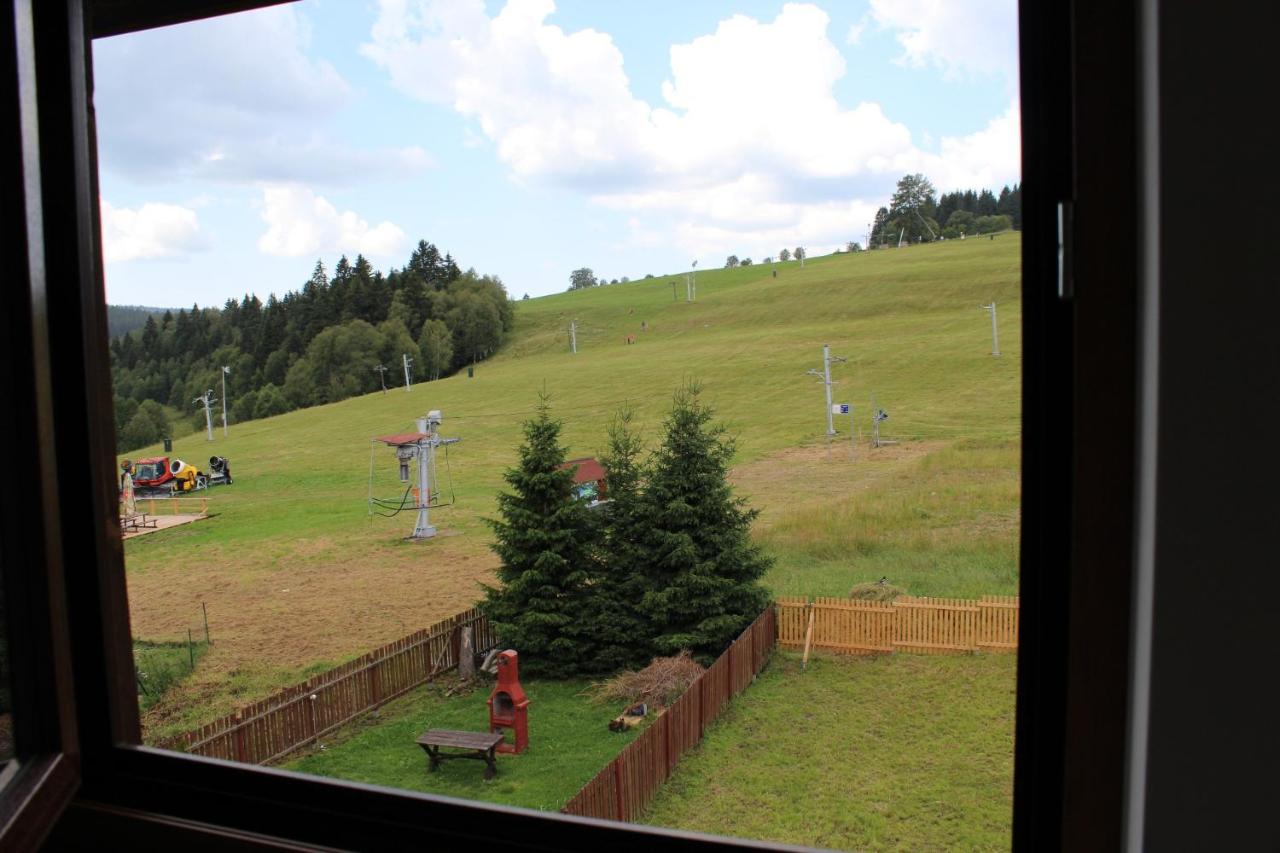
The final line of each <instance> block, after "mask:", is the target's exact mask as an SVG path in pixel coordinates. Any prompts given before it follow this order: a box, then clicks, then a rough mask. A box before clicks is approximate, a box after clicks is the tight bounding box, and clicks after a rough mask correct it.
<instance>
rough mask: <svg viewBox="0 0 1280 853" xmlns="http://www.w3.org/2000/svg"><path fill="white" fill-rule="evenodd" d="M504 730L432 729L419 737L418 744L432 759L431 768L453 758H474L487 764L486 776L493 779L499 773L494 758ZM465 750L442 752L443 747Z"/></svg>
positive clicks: (435, 767) (433, 768)
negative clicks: (466, 730)
mask: <svg viewBox="0 0 1280 853" xmlns="http://www.w3.org/2000/svg"><path fill="white" fill-rule="evenodd" d="M502 741H503V734H502V732H460V731H454V730H452V729H431V730H430V731H428V732H427V733H426V734H425V735H422V736H420V737H419V738H418V746H420V747H422V750H423V752H425V753H426V754H427V759H428V760H429V761H430V766H429V767H428V769H429V770H437V769H439V767H440V762H441V761H448V760H449V759H452V758H474V759H476V760H477V761H483V762H484V763H485V764H486V765H488V766H486V767H485V770H484V778H485V779H486V780H487V779H492V778H493V777H494V776H496V775H497V773H498V764H497V762H496V761H495V760H494V752H495V751H496V750H497V748H498V744H500V743H502ZM445 747H448V748H449V749H460V750H463V752H461V753H449V752H441V751H440V750H441V749H442V748H445Z"/></svg>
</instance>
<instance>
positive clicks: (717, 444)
mask: <svg viewBox="0 0 1280 853" xmlns="http://www.w3.org/2000/svg"><path fill="white" fill-rule="evenodd" d="M699 393H700V392H699V389H698V387H697V386H696V385H691V386H687V387H685V388H682V389H680V390H679V391H677V392H676V394H675V397H674V400H673V403H672V406H671V409H670V412H669V413H668V415H667V418H666V420H665V422H664V423H663V428H662V440H661V442H660V444H659V445H658V447H657V448H656V449H655V450H654V451H653V452H652V453H651V454H648V455H645V453H644V449H643V448H644V445H643V442H642V440H641V438H640V436H639V434H638V433H637V431H636V430H635V428H634V426H633V424H632V419H631V415H630V413H629V412H628V411H626V410H623V411H622V412H620V413H619V414H618V415H617V416H615V418H614V419H613V421H612V423H611V424H610V426H609V429H608V450H607V451H606V453H605V454H604V455H603V456H602V458H601V460H600V461H601V463H602V465H603V466H604V468H605V471H606V473H607V480H606V497H607V501H606V502H604V503H603V504H601V505H599V506H598V507H597V508H595V509H591V508H588V505H587V504H586V503H584V502H583V501H581V500H578V499H575V497H574V491H573V489H574V483H573V470H572V469H571V468H567V467H563V465H564V462H565V449H564V447H563V446H561V444H560V441H559V435H560V426H561V424H560V422H559V421H556V420H554V419H552V417H551V411H550V406H549V404H548V402H547V400H546V398H545V397H544V398H543V400H542V402H541V405H540V406H539V407H538V412H537V415H536V417H534V418H533V419H531V420H529V421H527V422H526V423H525V425H524V443H523V445H522V446H521V447H520V452H519V463H518V464H517V465H516V466H515V467H513V468H511V469H510V470H508V471H507V472H506V475H505V476H506V481H507V484H508V486H509V487H510V490H509V491H505V492H502V493H500V494H499V495H498V518H496V519H493V520H491V521H490V524H491V526H492V527H493V531H494V544H493V545H492V547H493V550H494V551H495V553H497V555H498V557H499V558H500V559H501V565H500V566H499V568H498V572H497V574H498V578H499V579H500V580H501V581H502V586H501V587H490V588H488V589H487V590H486V594H485V599H484V601H483V602H482V604H481V607H482V608H483V609H484V611H485V613H486V614H487V615H488V617H489V619H490V620H491V622H492V623H493V626H494V628H495V630H496V631H497V634H498V639H499V642H500V643H502V644H503V645H504V646H509V647H511V648H515V649H518V650H519V651H520V667H521V670H522V671H524V672H527V673H529V674H530V675H538V676H548V677H552V678H568V677H571V676H575V675H582V674H589V675H598V674H605V673H610V672H614V671H616V670H618V669H621V668H624V667H636V666H642V665H644V664H645V663H647V662H648V661H649V659H650V658H651V657H653V656H654V655H672V654H676V653H678V652H679V651H681V650H682V649H689V650H690V651H692V652H693V653H694V655H695V656H696V657H698V658H699V659H700V660H702V661H703V662H704V663H708V662H710V661H711V660H713V659H714V658H715V657H716V656H718V655H719V654H720V653H721V652H722V651H723V650H724V649H725V648H726V647H727V646H728V645H729V643H731V642H732V641H733V639H734V638H735V637H737V636H738V634H740V633H741V632H742V631H743V629H745V628H746V627H747V626H748V625H750V624H751V622H752V620H754V619H755V618H756V616H758V615H759V614H760V611H761V610H763V609H764V607H765V606H766V605H767V604H768V601H769V594H768V592H767V591H766V590H765V589H764V588H763V587H762V586H761V585H760V583H759V581H760V578H761V577H763V576H764V573H765V572H766V571H767V570H768V568H769V566H770V563H771V561H770V559H769V558H768V557H767V556H766V555H765V554H764V553H763V552H762V551H761V550H760V548H759V547H758V546H756V545H754V544H752V542H751V538H750V526H751V521H752V519H754V518H755V516H756V511H755V510H753V509H750V508H748V507H747V506H746V504H745V502H744V501H742V500H741V499H739V498H735V497H734V495H733V492H732V489H731V488H730V486H729V483H728V480H727V475H728V469H729V463H730V460H731V458H732V456H733V450H734V445H733V441H732V439H730V438H729V437H727V436H726V434H725V431H724V427H723V426H721V425H718V424H716V423H714V422H713V412H712V410H711V409H710V408H709V407H707V406H706V405H704V404H703V403H702V402H701V400H700V399H699Z"/></svg>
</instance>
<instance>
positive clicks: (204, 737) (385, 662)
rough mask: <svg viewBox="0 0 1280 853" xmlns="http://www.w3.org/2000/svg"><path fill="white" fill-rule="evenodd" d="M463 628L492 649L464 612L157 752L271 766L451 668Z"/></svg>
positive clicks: (476, 617) (476, 618)
mask: <svg viewBox="0 0 1280 853" xmlns="http://www.w3.org/2000/svg"><path fill="white" fill-rule="evenodd" d="M468 629H470V630H472V631H473V632H474V633H473V635H472V636H473V638H474V648H475V650H476V652H485V651H488V650H489V649H492V648H493V647H494V645H495V644H496V640H495V638H494V636H493V630H492V629H491V627H490V626H489V623H488V621H487V620H486V619H485V618H484V616H482V615H481V613H480V611H479V610H476V609H471V610H467V611H464V612H462V613H459V614H457V615H456V616H451V617H449V618H448V619H445V620H444V621H443V622H438V623H436V624H435V625H432V626H431V627H430V628H425V629H423V630H421V631H416V632H414V633H413V634H410V635H409V636H407V637H403V638H401V639H399V640H396V641H395V642H394V643H388V644H387V645H385V646H383V647H382V648H379V649H374V650H373V651H371V652H369V653H368V654H365V655H362V656H361V657H359V658H356V659H355V660H353V661H350V662H348V663H344V664H343V665H342V666H339V667H335V668H334V669H331V670H329V671H328V672H325V673H322V674H320V675H315V676H312V677H311V678H308V679H307V680H306V681H304V682H302V683H301V684H295V685H293V686H292V687H286V688H284V689H283V690H280V691H279V692H277V693H275V694H273V695H271V696H268V697H267V698H266V699H263V700H261V701H260V702H255V703H254V704H252V705H249V706H246V707H244V708H241V709H240V710H239V711H237V712H235V713H234V714H229V715H227V716H225V717H223V718H222V719H220V720H215V721H214V722H212V723H209V724H208V725H205V726H202V727H201V728H199V729H196V730H194V731H190V732H186V733H185V734H181V735H178V736H177V737H174V738H170V739H169V740H166V741H164V742H162V743H161V744H160V746H161V747H162V748H164V749H177V750H181V751H183V752H192V753H196V754H198V755H207V756H209V757H211V758H225V759H228V760H230V761H243V762H247V763H252V764H265V763H268V762H271V761H275V760H277V759H279V758H281V757H283V756H285V755H287V754H288V753H290V752H292V751H293V750H295V749H297V748H299V747H301V746H305V745H307V744H309V743H311V742H312V741H314V740H315V739H316V738H318V737H320V736H321V735H324V734H326V733H328V732H330V731H333V730H334V729H336V728H338V727H339V726H341V725H343V724H344V723H348V722H350V721H351V720H353V719H355V718H356V717H358V716H360V715H361V714H363V713H365V712H366V711H371V710H373V709H374V708H377V707H378V706H379V705H382V704H383V703H385V702H389V701H391V700H392V699H395V698H396V697H397V696H401V695H403V694H404V693H406V692H408V691H409V690H412V689H413V688H414V687H417V686H418V685H420V684H424V683H426V682H428V681H430V680H431V679H432V678H434V677H436V676H437V675H439V674H440V673H442V672H446V671H448V670H451V669H453V668H454V667H456V666H457V665H458V651H459V648H460V642H461V638H462V631H464V630H468Z"/></svg>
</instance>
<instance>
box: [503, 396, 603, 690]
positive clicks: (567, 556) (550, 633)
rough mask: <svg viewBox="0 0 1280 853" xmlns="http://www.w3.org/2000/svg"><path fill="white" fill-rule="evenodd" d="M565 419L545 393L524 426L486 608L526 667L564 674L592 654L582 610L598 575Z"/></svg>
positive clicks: (588, 516)
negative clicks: (568, 456)
mask: <svg viewBox="0 0 1280 853" xmlns="http://www.w3.org/2000/svg"><path fill="white" fill-rule="evenodd" d="M560 426H561V424H560V422H559V421H555V420H552V419H551V410H550V406H549V403H548V400H547V398H546V397H545V396H544V397H542V399H541V402H540V403H539V406H538V413H537V416H536V417H535V418H533V419H532V420H529V421H526V422H525V424H524V439H525V440H524V444H523V445H522V446H521V447H520V461H519V464H518V465H517V466H516V467H514V468H510V469H508V470H507V472H506V474H505V479H506V481H507V483H508V484H509V485H510V486H511V489H512V491H510V492H501V493H499V494H498V515H499V516H500V517H499V518H497V519H490V520H489V525H490V526H491V527H492V528H493V532H494V539H495V540H496V541H495V542H494V544H493V545H492V546H491V547H492V548H493V550H494V552H495V553H496V554H497V555H498V557H499V558H501V560H502V565H501V566H499V567H498V578H499V579H500V580H501V581H502V586H501V587H500V588H495V587H487V588H486V589H485V600H484V601H483V602H482V604H481V606H482V608H483V609H484V611H485V614H486V615H487V616H488V617H489V619H490V620H491V621H492V623H493V626H494V629H495V630H496V631H497V634H498V638H499V640H500V642H501V643H503V644H504V645H505V646H508V647H510V648H513V649H515V650H516V651H517V652H519V654H520V669H521V672H523V673H527V674H528V675H535V676H546V677H551V678H566V677H568V676H571V675H574V674H575V673H577V672H579V671H581V669H582V668H583V662H584V661H585V660H587V659H588V658H589V656H590V648H589V646H590V643H589V640H588V635H589V634H590V631H589V628H588V626H587V625H585V624H584V622H583V620H582V615H583V612H584V602H585V600H586V597H587V595H588V594H589V590H588V580H589V578H590V576H591V575H592V574H593V567H592V562H593V559H594V543H595V528H596V525H595V519H594V518H593V516H592V515H591V511H590V510H588V509H587V507H586V505H585V504H584V503H581V502H580V501H577V500H575V499H574V497H573V491H572V490H573V471H572V470H571V469H567V468H560V467H559V466H560V465H562V464H563V463H564V461H565V459H564V457H565V451H564V448H563V447H561V446H560V441H559V439H560Z"/></svg>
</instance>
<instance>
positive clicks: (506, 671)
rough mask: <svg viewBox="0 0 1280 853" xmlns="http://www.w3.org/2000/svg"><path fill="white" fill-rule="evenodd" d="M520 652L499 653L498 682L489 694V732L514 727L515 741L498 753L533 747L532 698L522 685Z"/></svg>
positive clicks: (500, 745)
mask: <svg viewBox="0 0 1280 853" xmlns="http://www.w3.org/2000/svg"><path fill="white" fill-rule="evenodd" d="M519 657H520V656H519V655H517V654H516V653H515V651H513V650H512V649H507V650H506V651H504V652H501V653H499V654H498V659H497V666H498V683H497V685H496V686H495V687H494V688H493V692H492V693H490V694H489V731H491V732H498V731H503V730H505V729H511V731H512V733H513V734H514V735H515V743H501V744H499V745H498V752H510V753H516V754H519V753H521V752H524V751H525V749H526V748H527V747H528V746H529V697H528V696H526V695H525V693H524V688H523V687H521V686H520V665H519V662H518V661H519Z"/></svg>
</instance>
